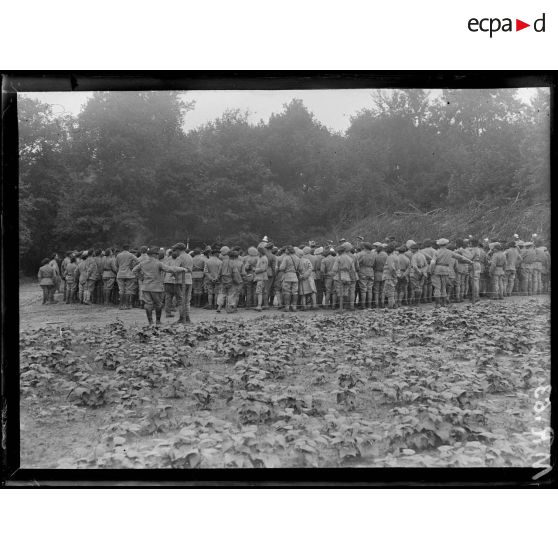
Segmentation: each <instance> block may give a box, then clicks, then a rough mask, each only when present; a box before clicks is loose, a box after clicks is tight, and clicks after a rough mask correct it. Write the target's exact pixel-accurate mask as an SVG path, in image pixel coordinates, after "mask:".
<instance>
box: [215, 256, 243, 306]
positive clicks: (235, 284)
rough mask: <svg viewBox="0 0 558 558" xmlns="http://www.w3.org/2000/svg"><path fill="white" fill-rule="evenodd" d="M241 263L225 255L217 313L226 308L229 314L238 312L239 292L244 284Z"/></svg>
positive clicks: (220, 274)
mask: <svg viewBox="0 0 558 558" xmlns="http://www.w3.org/2000/svg"><path fill="white" fill-rule="evenodd" d="M240 266H241V263H240V262H239V261H238V260H237V261H233V260H232V259H231V258H229V256H228V255H223V257H222V262H221V267H220V270H219V295H218V296H217V312H220V311H221V308H222V307H223V306H225V308H226V310H227V312H234V311H235V310H236V302H237V299H238V292H239V290H240V285H241V284H242V275H241V273H240Z"/></svg>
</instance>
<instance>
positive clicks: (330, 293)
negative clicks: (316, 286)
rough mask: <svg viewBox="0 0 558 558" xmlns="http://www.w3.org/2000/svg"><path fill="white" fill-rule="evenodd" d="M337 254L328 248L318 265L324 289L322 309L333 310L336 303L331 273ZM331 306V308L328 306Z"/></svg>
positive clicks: (333, 277)
mask: <svg viewBox="0 0 558 558" xmlns="http://www.w3.org/2000/svg"><path fill="white" fill-rule="evenodd" d="M336 256H337V253H336V252H335V250H334V249H333V248H328V250H327V253H326V255H325V257H324V258H323V260H322V262H321V264H320V274H321V276H322V277H323V281H324V289H325V302H324V308H325V309H329V308H335V306H336V303H337V300H336V299H337V295H336V292H335V274H334V273H333V264H334V263H335V258H336ZM330 305H331V306H330Z"/></svg>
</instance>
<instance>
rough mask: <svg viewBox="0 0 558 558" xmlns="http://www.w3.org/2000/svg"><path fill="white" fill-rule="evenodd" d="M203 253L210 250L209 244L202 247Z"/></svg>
mask: <svg viewBox="0 0 558 558" xmlns="http://www.w3.org/2000/svg"><path fill="white" fill-rule="evenodd" d="M203 251H204V253H205V252H211V246H209V245H207V246H206V247H205V248H204V249H203Z"/></svg>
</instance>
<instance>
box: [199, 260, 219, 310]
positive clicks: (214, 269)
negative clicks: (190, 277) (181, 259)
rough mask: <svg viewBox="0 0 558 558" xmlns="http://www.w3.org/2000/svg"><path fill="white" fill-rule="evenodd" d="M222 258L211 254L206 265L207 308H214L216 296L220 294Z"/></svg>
mask: <svg viewBox="0 0 558 558" xmlns="http://www.w3.org/2000/svg"><path fill="white" fill-rule="evenodd" d="M221 265H222V262H221V260H220V259H219V258H218V257H217V256H216V255H215V254H211V256H209V259H208V260H207V261H206V262H205V265H204V269H203V271H204V275H205V289H206V291H207V308H208V309H210V310H211V309H213V308H214V305H215V304H216V300H215V297H216V296H217V295H218V294H219V273H220V271H221Z"/></svg>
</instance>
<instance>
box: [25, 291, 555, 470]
mask: <svg viewBox="0 0 558 558" xmlns="http://www.w3.org/2000/svg"><path fill="white" fill-rule="evenodd" d="M549 328H550V306H549V302H548V301H547V300H540V299H539V300H523V301H518V302H517V303H516V304H501V303H497V302H488V303H486V304H480V305H475V306H472V305H467V306H464V305H460V306H453V307H451V308H442V309H439V310H434V311H432V312H423V311H422V310H421V309H417V308H410V307H404V308H400V309H398V310H394V311H391V312H387V311H386V312H372V311H363V312H358V313H356V314H355V313H354V314H352V315H350V316H348V315H340V314H329V315H326V314H322V315H315V316H300V315H297V316H295V317H293V316H289V317H288V318H287V317H286V316H279V315H276V316H275V317H267V318H257V319H254V320H249V321H240V320H219V321H214V322H206V323H202V322H199V323H197V324H195V325H193V326H191V327H185V326H164V327H162V328H160V329H156V330H154V329H149V328H147V327H144V328H139V327H126V326H124V325H123V324H122V323H121V322H118V321H116V322H114V323H111V324H108V325H105V326H100V327H99V326H89V325H88V326H86V327H84V328H82V329H79V328H75V327H72V328H69V327H65V328H57V327H56V326H52V325H51V326H46V327H43V328H41V329H39V330H35V331H33V330H24V331H23V332H22V334H21V337H20V354H21V366H20V369H21V424H22V427H21V428H22V449H21V453H22V458H21V459H22V466H24V467H69V468H73V467H87V468H89V467H93V468H97V467H101V468H104V467H108V468H119V467H140V468H143V467H155V468H159V467H173V468H196V467H242V468H244V467H250V468H251V467H279V466H283V467H293V466H298V467H314V466H320V467H339V466H357V467H358V466H373V467H386V466H409V467H417V466H439V467H462V466H469V467H484V466H495V467H499V466H502V467H507V466H521V467H538V468H543V469H544V468H547V467H548V459H549V448H550V443H551V442H550V440H549V437H550V436H549V432H550V429H549V428H548V424H549V421H550V401H549V396H550V343H549ZM487 332H490V335H489V336H487ZM41 444H42V445H41ZM533 474H535V471H534V472H533Z"/></svg>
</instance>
